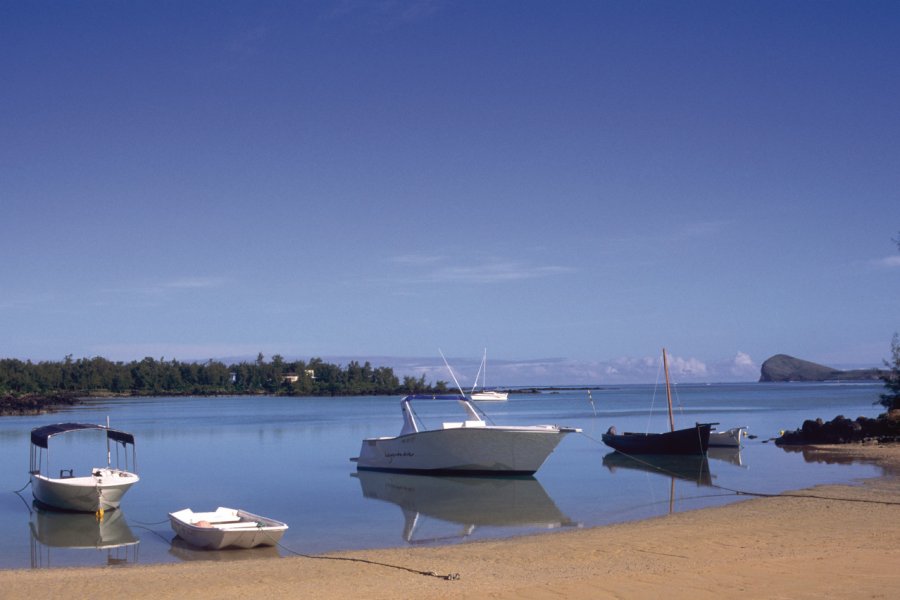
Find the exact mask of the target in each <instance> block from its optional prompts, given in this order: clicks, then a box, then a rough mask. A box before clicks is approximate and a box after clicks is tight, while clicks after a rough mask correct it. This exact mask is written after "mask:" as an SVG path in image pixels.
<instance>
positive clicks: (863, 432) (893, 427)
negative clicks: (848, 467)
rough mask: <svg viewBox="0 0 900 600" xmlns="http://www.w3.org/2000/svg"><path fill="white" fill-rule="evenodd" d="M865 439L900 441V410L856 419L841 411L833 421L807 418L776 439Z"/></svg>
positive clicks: (801, 441)
mask: <svg viewBox="0 0 900 600" xmlns="http://www.w3.org/2000/svg"><path fill="white" fill-rule="evenodd" d="M864 441H878V442H897V441H900V410H894V411H891V412H890V413H884V414H882V415H879V416H878V417H876V418H874V419H869V418H867V417H857V418H856V420H855V421H851V420H850V419H848V418H847V417H844V416H843V415H840V416H837V417H835V418H834V419H832V420H831V421H823V420H822V419H816V420H815V421H813V420H806V421H804V422H803V426H802V427H801V428H800V429H795V430H794V431H786V432H784V433H783V434H782V435H781V437H779V438H777V439H776V440H775V443H776V444H778V445H779V446H782V445H803V444H849V443H853V442H864Z"/></svg>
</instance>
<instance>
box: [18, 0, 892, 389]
mask: <svg viewBox="0 0 900 600" xmlns="http://www.w3.org/2000/svg"><path fill="white" fill-rule="evenodd" d="M898 73H900V4H898V3H896V2H871V1H854V2H789V1H788V2H762V1H760V2H729V1H725V2H624V1H623V2H577V1H570V2H561V3H559V2H531V1H515V2H504V1H500V0H496V1H490V2H475V1H452V0H446V1H432V2H428V1H422V2H412V1H404V0H393V1H391V0H385V1H381V2H378V1H371V2H362V1H360V2H357V1H352V0H346V1H336V2H266V1H254V2H228V1H221V2H212V1H209V2H139V1H136V2H74V3H73V2H41V1H35V2H25V1H21V2H16V1H7V0H3V1H0V89H2V91H0V203H2V204H0V208H2V213H0V214H2V219H0V356H3V357H17V358H23V359H31V360H34V361H38V360H61V359H62V358H63V357H64V356H65V355H67V354H72V355H74V356H75V357H89V356H104V357H106V358H110V359H113V360H132V359H139V358H142V357H144V356H153V357H155V358H163V357H164V358H166V359H171V358H176V359H179V360H193V359H201V360H205V359H209V358H229V357H242V356H251V357H255V356H256V353H257V352H263V353H264V354H265V355H266V356H271V355H272V354H275V353H280V354H282V355H284V356H286V357H288V358H310V357H313V356H319V357H323V358H329V357H335V358H339V359H340V360H342V361H345V360H349V359H350V358H358V359H361V360H372V361H373V364H377V365H382V364H386V365H397V366H398V368H400V366H401V365H405V366H404V368H407V367H409V366H410V365H416V367H415V368H417V369H425V368H426V366H427V365H429V364H430V365H438V366H439V365H440V358H439V354H438V348H440V349H442V350H443V352H444V353H445V354H446V355H447V356H448V357H450V358H451V362H453V363H456V364H458V365H463V367H461V370H463V371H464V373H461V377H462V379H463V380H466V379H469V380H470V379H471V377H473V376H474V371H475V369H476V368H477V361H478V359H480V356H481V352H482V350H483V349H484V348H485V347H486V348H488V353H489V361H490V362H489V371H488V374H489V381H488V383H489V384H491V383H493V384H497V385H515V384H536V383H548V384H549V383H586V382H589V383H618V382H632V381H637V382H644V381H650V382H652V381H653V380H654V379H655V377H656V369H655V367H652V368H651V367H650V365H651V363H652V362H653V361H652V360H650V359H654V360H655V357H656V356H657V355H658V354H659V349H660V348H661V347H662V346H666V347H667V348H668V349H669V351H670V353H671V354H672V356H673V362H674V363H675V370H676V377H680V379H681V380H682V381H688V380H700V381H730V380H745V381H746V380H755V379H756V378H757V377H758V375H759V366H760V364H761V363H762V361H763V360H765V359H766V358H768V357H769V356H771V355H773V354H776V353H787V354H792V355H794V356H798V357H800V358H805V359H808V360H813V361H815V362H821V363H824V364H829V365H833V366H841V367H849V366H878V365H880V364H881V361H882V359H883V358H886V357H887V356H889V354H890V341H891V336H892V334H893V333H894V332H895V331H898V330H900V303H898V296H900V294H898V292H900V251H898V248H897V244H896V243H895V242H893V241H892V238H894V239H897V238H898V237H900V198H898V196H900V110H898V108H897V107H898V106H900V76H898ZM423 365H425V366H423ZM472 365H474V367H472ZM410 368H411V367H410ZM469 371H471V373H469ZM421 372H426V371H424V370H423V371H421ZM428 372H429V373H430V372H431V371H428Z"/></svg>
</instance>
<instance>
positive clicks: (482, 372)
mask: <svg viewBox="0 0 900 600" xmlns="http://www.w3.org/2000/svg"><path fill="white" fill-rule="evenodd" d="M447 368H450V365H447ZM479 377H481V390H480V391H477V392H476V391H475V390H476V388H477V387H478V378H479ZM486 385H487V348H485V349H484V355H483V356H482V357H481V366H480V367H478V373H476V374H475V385H473V386H472V392H471V393H470V394H469V398H470V399H471V400H475V401H476V402H499V401H503V400H508V399H509V392H498V391H497V390H489V389H486V387H485V386H486Z"/></svg>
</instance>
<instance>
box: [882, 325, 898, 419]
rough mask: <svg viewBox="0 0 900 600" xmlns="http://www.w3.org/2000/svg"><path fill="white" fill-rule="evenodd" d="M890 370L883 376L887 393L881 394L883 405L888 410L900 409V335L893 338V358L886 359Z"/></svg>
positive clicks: (885, 364)
mask: <svg viewBox="0 0 900 600" xmlns="http://www.w3.org/2000/svg"><path fill="white" fill-rule="evenodd" d="M884 366H886V367H887V368H888V369H889V370H888V371H887V372H886V373H885V374H884V375H882V376H881V380H882V381H884V387H885V388H886V389H887V391H888V392H887V393H886V394H881V405H882V406H884V407H885V408H886V409H888V410H894V409H900V337H898V336H897V334H896V333H895V334H894V338H893V339H892V340H891V360H890V361H887V360H886V361H884Z"/></svg>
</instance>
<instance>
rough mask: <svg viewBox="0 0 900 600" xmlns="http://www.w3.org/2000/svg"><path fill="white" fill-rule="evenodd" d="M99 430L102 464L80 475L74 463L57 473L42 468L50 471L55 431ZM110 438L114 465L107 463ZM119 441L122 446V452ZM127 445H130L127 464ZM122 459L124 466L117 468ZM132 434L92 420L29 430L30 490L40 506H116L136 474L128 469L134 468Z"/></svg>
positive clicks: (98, 508)
mask: <svg viewBox="0 0 900 600" xmlns="http://www.w3.org/2000/svg"><path fill="white" fill-rule="evenodd" d="M96 430H101V431H104V432H105V433H106V466H105V467H93V468H91V469H90V471H89V472H88V473H87V474H85V475H81V474H78V473H77V472H76V470H75V468H74V467H70V468H65V469H60V470H59V477H50V476H48V475H46V474H45V473H43V472H42V469H46V471H47V472H49V471H50V464H51V463H50V449H49V441H50V438H51V437H53V436H56V435H61V434H66V433H73V432H84V431H96ZM110 442H115V443H116V466H115V467H113V466H112V465H111V451H110ZM119 445H121V446H122V447H123V451H122V455H123V456H120V453H119ZM128 446H131V453H130V454H131V466H130V467H129V460H128V454H129V452H128ZM120 460H124V463H125V468H124V469H123V468H120V464H119V463H120ZM134 461H135V454H134V436H133V435H132V434H130V433H126V432H124V431H116V430H115V429H110V428H109V426H108V425H106V426H104V425H94V424H92V423H57V424H56V425H45V426H43V427H36V428H35V429H32V430H31V457H30V462H29V470H30V473H31V491H32V494H34V499H35V500H37V501H38V502H40V503H41V504H43V505H44V506H47V507H50V508H56V509H62V510H73V511H78V512H99V513H101V514H102V511H105V510H110V509H113V508H118V507H119V504H120V503H121V502H122V496H124V495H125V492H127V491H128V490H129V489H130V488H131V486H133V485H134V484H135V483H137V482H138V481H140V478H139V477H138V476H137V475H136V474H135V473H133V472H132V471H129V470H128V469H129V468H131V469H134V468H135V467H134Z"/></svg>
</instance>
